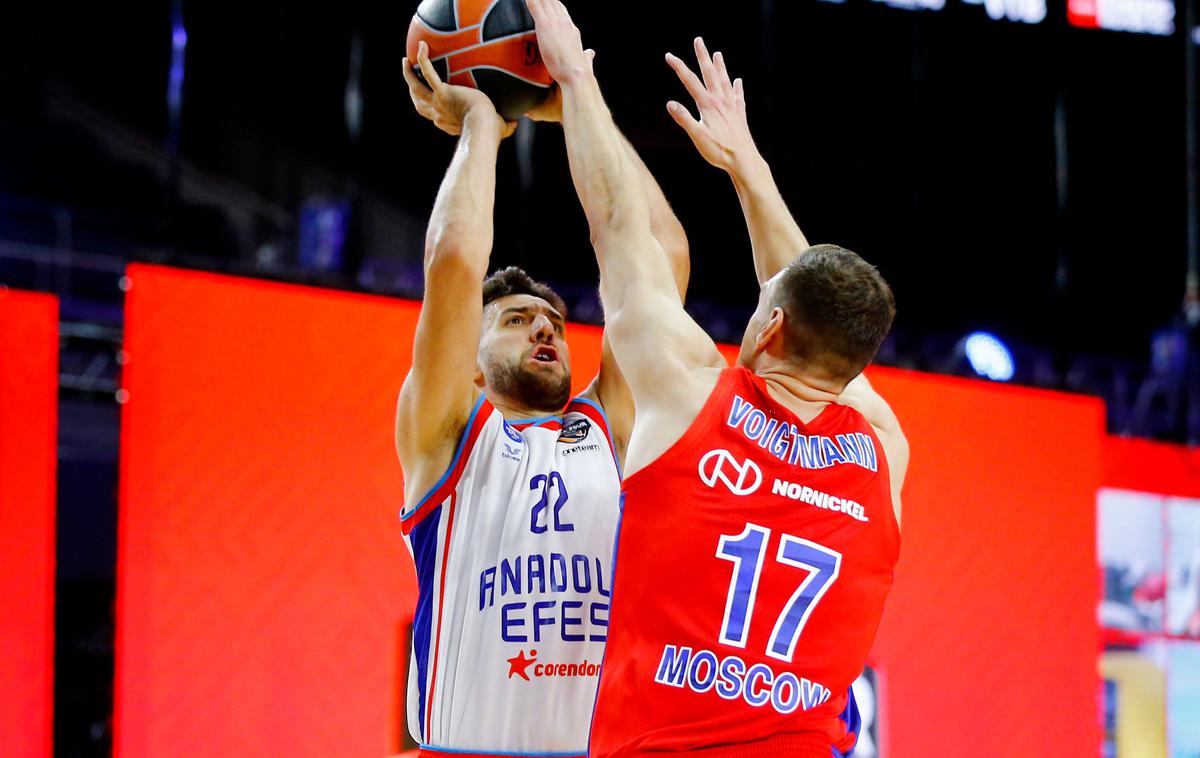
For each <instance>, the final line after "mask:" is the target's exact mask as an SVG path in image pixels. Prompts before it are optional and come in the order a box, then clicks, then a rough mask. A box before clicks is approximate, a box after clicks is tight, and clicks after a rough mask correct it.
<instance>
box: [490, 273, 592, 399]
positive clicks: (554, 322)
mask: <svg viewBox="0 0 1200 758" xmlns="http://www.w3.org/2000/svg"><path fill="white" fill-rule="evenodd" d="M566 318H567V306H566V304H565V303H564V302H563V299H562V298H561V297H559V296H558V293H556V292H555V291H554V290H552V289H550V287H549V286H547V285H545V284H542V283H541V282H536V281H534V280H533V279H532V278H531V277H530V276H529V274H526V273H525V272H524V271H522V270H521V269H519V268H517V267H516V266H509V267H508V268H505V269H501V270H499V271H497V272H496V273H494V274H492V275H491V276H489V277H488V278H487V279H486V280H485V281H484V283H483V329H482V330H481V331H480V336H479V361H478V373H477V375H476V383H477V384H478V385H479V386H480V387H481V388H483V389H484V390H485V391H486V392H489V393H494V394H495V395H498V396H501V397H503V398H505V399H506V400H507V401H509V402H510V403H514V404H517V405H519V406H522V407H524V408H528V409H529V410H536V411H552V412H557V411H559V410H562V407H563V406H564V405H566V403H567V400H568V399H569V398H570V394H571V356H570V353H569V352H568V350H567V343H566V340H565V339H564V338H563V334H564V329H565V327H566Z"/></svg>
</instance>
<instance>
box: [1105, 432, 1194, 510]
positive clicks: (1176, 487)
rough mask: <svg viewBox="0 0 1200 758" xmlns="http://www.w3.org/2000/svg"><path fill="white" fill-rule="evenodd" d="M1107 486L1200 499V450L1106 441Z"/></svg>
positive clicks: (1113, 439)
mask: <svg viewBox="0 0 1200 758" xmlns="http://www.w3.org/2000/svg"><path fill="white" fill-rule="evenodd" d="M1104 486H1105V487H1111V488H1113V489H1119V490H1136V491H1138V492H1153V493H1156V494H1159V495H1167V496H1170V497H1191V498H1200V448H1195V447H1184V446H1183V445H1170V444H1167V443H1165V442H1151V441H1149V440H1139V439H1130V438H1125V437H1109V438H1107V439H1106V440H1105V441H1104Z"/></svg>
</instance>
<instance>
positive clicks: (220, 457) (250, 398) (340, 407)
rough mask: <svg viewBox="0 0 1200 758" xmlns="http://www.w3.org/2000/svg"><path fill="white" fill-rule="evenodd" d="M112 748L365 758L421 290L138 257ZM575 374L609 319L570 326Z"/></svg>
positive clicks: (404, 573) (380, 662)
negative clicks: (307, 283)
mask: <svg viewBox="0 0 1200 758" xmlns="http://www.w3.org/2000/svg"><path fill="white" fill-rule="evenodd" d="M129 276H130V278H131V280H132V289H131V290H130V292H129V294H128V300H127V319H126V343H125V344H126V348H125V349H126V351H127V352H128V354H129V358H130V360H129V363H128V364H127V366H126V371H125V388H126V389H127V390H128V391H129V400H128V403H127V404H126V406H125V409H124V415H123V418H122V456H121V461H122V464H121V465H122V469H121V511H120V519H119V531H120V533H119V544H120V551H119V560H118V620H117V624H118V637H117V679H116V698H115V700H116V702H115V718H116V736H115V751H116V754H117V755H119V756H161V755H189V756H193V757H194V758H195V757H197V756H213V757H214V758H215V757H216V756H230V755H238V756H264V757H265V756H270V757H271V758H274V757H276V756H280V755H287V756H290V758H298V757H300V756H330V755H337V756H343V757H350V756H364V758H365V757H367V756H370V757H371V758H379V756H381V755H384V754H386V753H387V752H388V751H390V750H393V749H394V748H395V747H396V746H397V735H398V734H399V730H400V729H402V728H403V726H402V721H403V718H402V716H401V713H400V706H399V698H400V695H401V688H402V682H400V681H399V676H398V673H397V671H398V668H400V667H401V666H402V665H403V664H405V663H407V661H406V660H401V661H398V660H397V651H398V650H401V649H403V647H404V641H403V640H402V639H399V637H400V636H401V635H402V631H401V630H402V629H403V627H404V625H405V623H406V622H407V621H409V620H410V619H411V617H412V605H413V602H414V593H415V586H416V584H415V579H414V577H413V572H412V566H411V561H410V559H409V557H408V555H407V552H406V549H405V548H404V545H403V541H402V539H401V537H400V529H399V521H398V514H399V510H400V506H401V501H402V496H403V487H402V480H401V475H400V467H399V465H398V464H397V462H396V456H395V453H394V447H393V441H392V416H393V412H394V408H395V403H396V392H397V390H398V389H399V387H400V382H401V381H402V379H403V378H404V375H405V373H406V372H407V370H408V366H409V362H410V359H411V350H412V333H413V328H414V326H415V323H416V315H417V311H418V307H419V306H418V304H416V303H405V302H398V301H396V300H389V299H384V298H374V297H367V296H361V295H350V294H345V293H336V292H330V291H319V290H313V289H309V288H302V287H295V286H286V285H274V284H265V283H262V282H251V281H246V280H239V279H232V278H224V277H217V276H212V275H207V274H201V273H193V272H182V271H173V270H170V269H163V268H156V267H146V266H134V267H131V268H130V270H129ZM571 331H572V344H573V346H574V348H575V352H576V355H575V361H576V363H575V367H576V376H577V377H578V379H577V380H576V381H577V383H579V382H582V381H583V380H584V379H585V378H587V377H589V376H590V375H591V374H592V373H594V371H595V368H596V366H597V365H598V352H599V351H598V344H599V336H598V330H595V329H588V328H586V327H585V328H575V327H573V328H572V330H571Z"/></svg>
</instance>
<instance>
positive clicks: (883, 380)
mask: <svg viewBox="0 0 1200 758" xmlns="http://www.w3.org/2000/svg"><path fill="white" fill-rule="evenodd" d="M130 276H131V277H132V280H133V289H132V290H131V292H130V293H129V301H128V317H127V322H126V345H127V351H128V352H129V353H130V356H131V362H130V363H129V365H128V366H127V373H126V388H127V389H128V390H129V391H130V400H129V403H128V404H127V406H126V409H125V417H124V426H123V446H124V450H123V453H122V467H123V468H122V495H121V503H122V509H121V526H120V528H121V534H120V541H121V542H120V545H121V547H120V565H119V573H118V577H119V596H118V651H117V655H118V664H117V665H118V668H117V696H116V700H117V702H116V714H117V735H116V737H117V739H116V746H117V753H118V755H121V756H125V755H128V756H143V755H160V754H173V753H182V752H187V753H188V754H190V755H193V756H218V755H229V754H234V753H236V754H238V755H243V756H253V755H263V756H275V755H284V754H286V755H289V756H309V755H311V756H318V755H332V754H336V755H339V756H358V755H361V756H372V758H377V756H379V755H382V754H383V753H385V752H386V751H387V750H389V749H392V748H394V746H395V734H396V732H397V730H398V729H399V728H400V727H399V721H400V716H399V708H398V703H397V701H398V699H399V685H400V682H399V680H398V677H397V675H396V669H397V662H396V660H395V657H396V650H397V649H399V648H401V647H402V641H398V640H397V639H396V637H397V631H396V630H397V628H399V627H400V626H401V625H402V624H403V623H404V622H405V621H406V620H407V619H408V618H410V617H411V604H412V601H413V595H412V593H413V577H412V574H411V566H410V563H409V559H408V557H407V556H406V555H405V554H404V548H403V546H402V542H401V539H400V535H399V529H398V526H397V523H396V518H397V511H398V509H399V507H400V499H401V493H402V487H401V484H402V483H401V479H400V471H399V467H398V465H397V464H396V462H395V454H394V452H393V449H392V428H391V419H392V413H393V409H394V404H395V396H396V391H397V389H398V387H399V384H400V381H401V379H402V378H403V376H404V374H405V372H406V370H407V368H408V364H409V360H410V357H411V344H412V329H413V326H414V325H415V318H416V314H417V309H418V305H417V304H415V303H403V302H397V301H394V300H387V299H382V298H371V297H365V296H358V295H347V294H344V293H336V292H328V291H318V290H312V289H305V288H300V287H292V286H284V285H274V284H264V283H261V282H249V281H243V280H237V279H230V278H224V277H217V276H212V275H207V274H197V273H187V272H178V271H171V270H167V269H161V268H154V267H134V268H132V269H131V271H130ZM569 334H570V338H571V345H572V356H573V359H574V364H575V366H574V368H575V377H576V380H575V382H576V388H577V389H578V388H579V386H580V385H582V384H583V383H585V382H586V381H587V380H588V379H590V378H591V376H593V375H594V373H595V368H596V366H597V364H598V357H599V349H598V347H599V332H598V330H596V329H594V328H588V327H580V326H577V325H572V327H571V329H570V330H569ZM872 378H873V379H874V381H875V383H876V385H877V386H878V387H879V389H880V390H881V391H882V392H883V393H884V394H885V395H886V396H887V397H888V398H889V399H890V400H891V401H892V403H893V405H894V406H895V407H896V409H897V412H898V413H899V414H900V417H901V418H902V419H903V421H904V424H905V427H906V430H907V432H908V435H909V438H910V441H911V443H912V448H913V451H914V452H913V463H912V467H911V471H910V476H909V482H908V486H907V487H906V504H905V518H904V545H903V548H902V555H901V563H900V566H899V567H898V569H897V585H896V590H895V592H894V594H893V597H892V598H891V600H890V601H889V605H888V611H887V614H886V616H885V619H884V624H883V627H882V629H881V633H880V639H879V643H878V645H877V648H876V651H875V653H874V660H873V663H874V664H875V665H876V666H877V668H878V669H879V671H880V674H881V678H882V687H883V696H884V698H885V701H886V702H885V703H884V704H883V719H884V724H883V726H884V729H883V733H882V737H883V740H884V747H885V749H886V751H887V752H886V753H885V755H887V756H888V757H889V758H904V757H905V756H918V755H920V756H926V755H1024V754H1065V755H1093V754H1095V752H1096V750H1097V749H1098V748H1097V727H1096V724H1097V714H1096V699H1095V698H1096V696H1095V693H1096V687H1097V675H1096V660H1095V654H1096V650H1097V645H1098V633H1097V629H1096V624H1095V598H1096V592H1097V587H1096V568H1095V566H1096V563H1095V533H1094V523H1095V492H1096V488H1097V486H1098V485H1099V483H1100V460H1101V454H1100V439H1101V429H1102V412H1103V411H1102V407H1101V405H1100V403H1099V402H1098V401H1095V400H1091V399H1086V398H1079V397H1074V396H1067V395H1058V394H1053V393H1045V392H1036V391H1030V390H1021V389H1014V388H1008V387H1001V386H997V385H988V384H982V383H978V382H965V381H958V380H951V379H945V378H939V377H931V376H926V375H919V374H913V373H907V372H901V371H889V370H885V369H877V370H873V372H872Z"/></svg>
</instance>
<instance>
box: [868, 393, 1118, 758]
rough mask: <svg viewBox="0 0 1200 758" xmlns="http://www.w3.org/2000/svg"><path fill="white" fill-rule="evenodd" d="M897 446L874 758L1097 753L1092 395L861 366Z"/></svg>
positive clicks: (1097, 434)
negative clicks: (891, 564) (894, 549)
mask: <svg viewBox="0 0 1200 758" xmlns="http://www.w3.org/2000/svg"><path fill="white" fill-rule="evenodd" d="M871 377H872V380H873V382H874V384H875V386H876V388H877V389H878V390H879V391H880V393H882V394H883V395H884V396H885V397H887V398H888V400H889V401H890V402H891V404H892V406H893V408H894V409H895V410H896V413H897V414H898V415H899V417H900V419H901V422H902V423H903V425H904V429H905V432H906V434H907V436H908V439H909V441H910V444H911V447H912V463H911V465H910V467H909V473H908V479H907V482H906V484H905V488H904V514H903V530H902V535H903V536H902V538H901V548H900V563H899V565H898V566H897V568H896V584H895V588H894V590H893V592H892V595H891V597H890V598H889V599H888V605H887V610H886V611H885V613H884V619H883V624H882V626H881V628H880V633H879V638H878V640H877V642H876V646H875V650H874V651H873V653H872V663H873V664H875V665H876V666H877V667H878V669H879V671H880V677H881V683H882V684H881V688H882V691H883V699H884V703H883V705H882V706H881V710H882V713H881V719H882V721H883V724H882V726H883V729H882V730H881V734H882V741H883V745H884V751H883V755H884V756H886V758H908V757H909V756H912V757H913V758H915V757H916V756H929V755H977V756H1010V755H1012V756H1015V755H1080V756H1084V755H1096V754H1097V753H1098V750H1099V727H1098V714H1097V704H1096V688H1097V686H1098V682H1099V679H1098V675H1097V672H1096V650H1097V648H1098V646H1099V630H1098V627H1097V624H1096V595H1097V592H1098V584H1097V582H1098V579H1097V575H1096V544H1095V543H1096V533H1095V511H1096V490H1097V488H1098V487H1099V486H1100V481H1101V467H1100V461H1101V444H1102V439H1103V424H1104V409H1103V405H1102V403H1101V402H1100V401H1099V400H1096V399H1093V398H1086V397H1081V396H1076V395H1066V394H1059V393H1052V392H1043V391H1039V390H1030V389H1024V388H1018V387H1008V386H1003V385H997V384H990V383H983V382H977V381H966V380H960V379H953V378H949V377H938V376H929V375H923V374H915V373H910V372H903V371H896V370H887V369H872V371H871Z"/></svg>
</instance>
